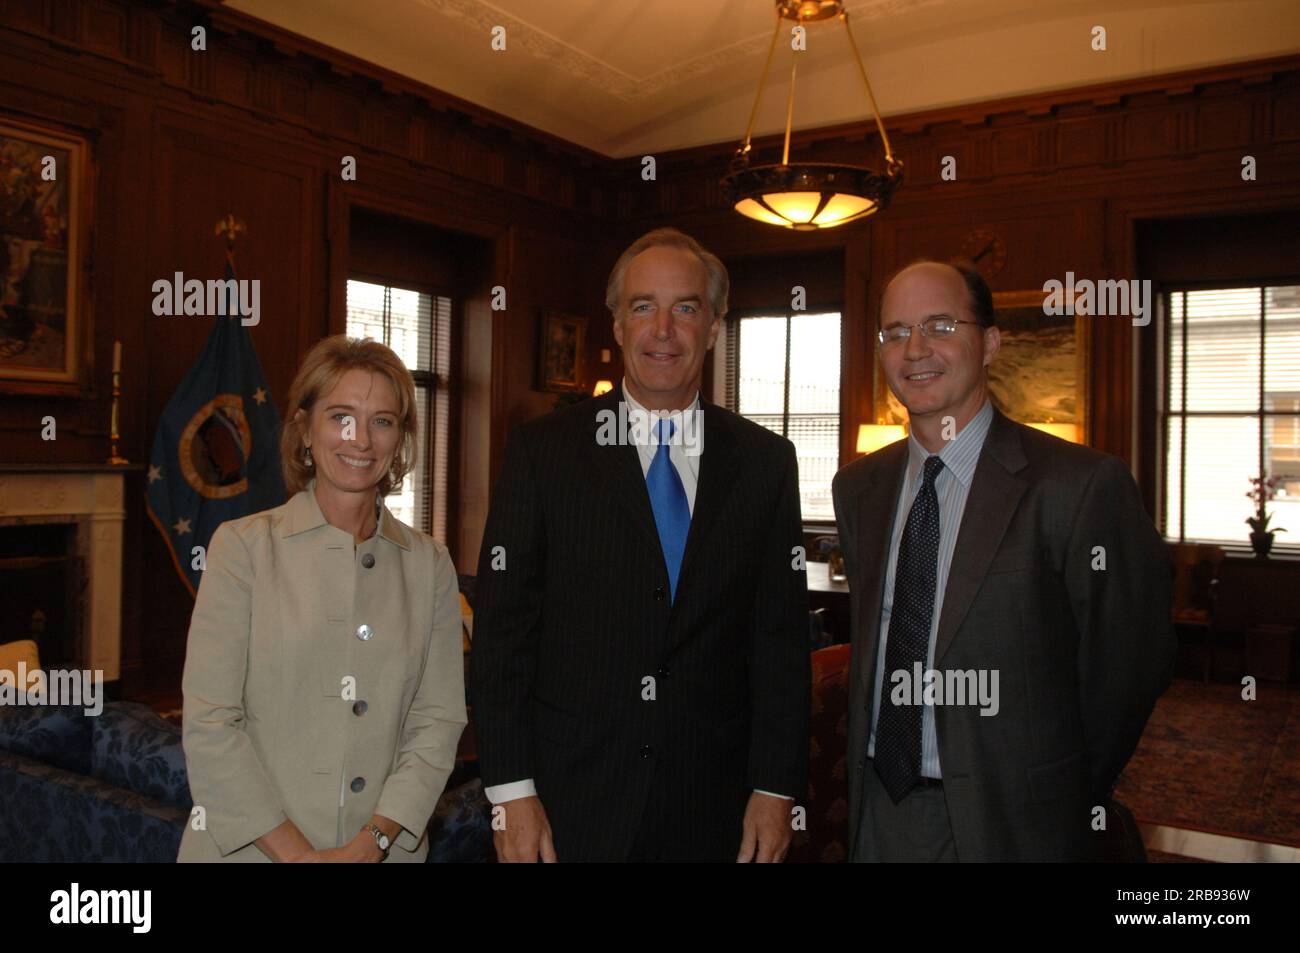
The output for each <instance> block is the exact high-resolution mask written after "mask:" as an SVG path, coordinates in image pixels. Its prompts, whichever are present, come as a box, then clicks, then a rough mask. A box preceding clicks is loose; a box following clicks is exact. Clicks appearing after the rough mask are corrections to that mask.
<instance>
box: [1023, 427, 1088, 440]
mask: <svg viewBox="0 0 1300 953" xmlns="http://www.w3.org/2000/svg"><path fill="white" fill-rule="evenodd" d="M1028 426H1030V427H1033V428H1034V429H1035V430H1041V431H1042V432H1043V433H1050V434H1051V435H1052V436H1053V437H1060V438H1061V439H1062V440H1068V441H1070V443H1079V425H1078V424H1029V425H1028Z"/></svg>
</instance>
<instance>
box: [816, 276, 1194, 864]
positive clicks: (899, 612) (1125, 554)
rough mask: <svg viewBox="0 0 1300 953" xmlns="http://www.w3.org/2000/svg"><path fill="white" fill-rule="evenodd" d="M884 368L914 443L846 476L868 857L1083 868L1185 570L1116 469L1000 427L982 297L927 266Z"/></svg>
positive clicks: (844, 519)
mask: <svg viewBox="0 0 1300 953" xmlns="http://www.w3.org/2000/svg"><path fill="white" fill-rule="evenodd" d="M878 336H879V340H880V357H881V364H882V366H883V367H884V371H885V376H886V378H887V380H888V383H889V387H890V389H891V390H892V391H893V393H894V395H895V396H896V397H897V398H898V399H899V400H900V401H901V402H902V403H903V405H904V406H905V407H907V410H908V416H909V418H910V430H911V433H910V436H909V437H908V438H907V439H906V440H900V441H898V442H897V443H894V444H892V445H890V446H888V447H885V448H884V449H882V450H879V451H877V452H876V453H873V454H870V455H869V456H866V457H864V458H862V459H860V460H857V461H855V462H854V463H851V464H849V465H848V466H847V467H845V468H844V469H842V470H841V471H840V472H839V473H838V474H837V475H836V477H835V482H834V500H835V513H836V519H837V521H838V524H839V530H840V541H841V544H842V548H843V551H844V557H845V562H846V565H847V571H848V575H849V585H850V589H851V595H852V620H853V662H852V667H851V671H850V704H849V759H848V764H849V766H850V773H849V807H850V813H849V825H850V831H849V834H850V844H851V848H850V850H851V857H852V859H854V860H857V861H954V860H961V861H971V860H980V861H989V860H994V861H1002V860H1035V861H1042V860H1072V861H1074V860H1089V859H1096V858H1098V857H1099V856H1100V848H1101V842H1102V839H1103V833H1102V831H1103V830H1104V825H1105V824H1106V823H1107V821H1108V820H1110V819H1109V818H1107V816H1106V805H1107V800H1108V797H1109V794H1110V791H1111V790H1112V788H1113V787H1114V784H1115V782H1116V780H1117V778H1118V776H1119V773H1120V770H1121V769H1122V768H1123V767H1124V764H1125V763H1126V762H1127V761H1128V759H1129V757H1130V756H1131V755H1132V753H1133V750H1134V748H1135V747H1136V746H1137V742H1138V739H1139V738H1140V737H1141V734H1142V729H1143V727H1144V726H1145V724H1146V721H1147V718H1148V717H1149V716H1150V714H1151V710H1152V708H1153V707H1154V705H1155V700H1156V698H1157V697H1159V695H1160V693H1161V692H1162V691H1164V689H1165V687H1166V686H1167V685H1168V683H1169V673H1170V669H1171V665H1172V661H1173V652H1174V639H1173V633H1172V627H1171V625H1170V617H1169V607H1170V571H1169V559H1168V556H1167V554H1166V551H1165V547H1164V544H1163V543H1162V541H1161V539H1160V536H1159V534H1158V533H1157V532H1156V530H1155V528H1154V527H1153V525H1152V523H1151V520H1150V518H1149V517H1148V516H1147V514H1146V512H1145V511H1144V509H1143V506H1142V501H1141V498H1140V497H1139V495H1138V490H1137V487H1136V485H1135V484H1134V482H1133V478H1132V476H1131V474H1130V473H1129V470H1128V468H1127V466H1126V465H1125V464H1124V463H1123V462H1122V461H1121V460H1119V459H1118V458H1116V457H1112V456H1109V455H1107V454H1103V453H1099V452H1097V451H1095V450H1091V449H1089V448H1087V447H1084V446H1077V445H1075V444H1072V443H1068V442H1066V441H1064V440H1059V439H1057V438H1055V437H1052V436H1049V435H1047V434H1045V433H1042V432H1040V431H1038V430H1035V429H1032V428H1029V427H1026V426H1023V425H1021V424H1018V423H1014V422H1013V421H1011V420H1009V419H1007V418H1006V417H1005V416H1003V415H1002V414H1001V413H999V412H998V411H997V410H996V409H994V407H993V406H992V404H991V403H990V402H989V398H988V370H987V368H988V365H989V364H990V363H991V362H992V361H993V359H994V358H995V357H996V355H997V353H998V348H999V346H1000V343H1001V339H1000V336H999V331H998V329H997V328H996V327H995V326H994V322H993V301H992V295H991V294H990V292H989V289H988V285H987V284H985V282H984V280H983V278H982V277H981V276H980V275H979V273H978V272H977V271H975V270H974V269H973V268H971V267H969V266H966V265H957V266H954V265H945V264H940V263H938V262H917V263H915V264H913V265H910V266H908V267H907V268H905V269H903V270H902V271H901V272H899V274H898V275H897V276H896V277H895V278H894V279H893V280H892V281H891V282H890V283H889V284H888V286H887V287H886V289H885V294H884V298H883V299H882V302H881V315H880V331H879V335H878Z"/></svg>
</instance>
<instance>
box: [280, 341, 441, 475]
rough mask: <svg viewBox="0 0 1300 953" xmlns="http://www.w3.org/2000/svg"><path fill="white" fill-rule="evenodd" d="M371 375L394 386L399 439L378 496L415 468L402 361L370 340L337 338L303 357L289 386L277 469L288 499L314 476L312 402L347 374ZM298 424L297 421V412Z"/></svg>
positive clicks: (410, 396)
mask: <svg viewBox="0 0 1300 953" xmlns="http://www.w3.org/2000/svg"><path fill="white" fill-rule="evenodd" d="M352 370H358V371H369V372H371V373H374V374H383V375H384V377H386V378H388V382H389V383H390V384H392V385H393V393H395V394H396V395H397V402H398V410H397V415H398V421H397V426H398V428H399V430H400V435H399V436H398V438H397V449H396V450H395V451H394V452H393V465H392V467H391V468H390V469H389V471H388V472H387V473H385V474H384V478H383V479H382V480H380V481H379V493H380V495H381V496H387V495H388V494H389V493H392V492H394V491H396V490H400V489H401V488H402V479H403V478H404V477H405V476H406V475H407V474H408V473H410V472H411V469H412V468H413V467H414V466H415V453H416V446H417V436H416V434H417V429H418V427H419V423H418V418H417V416H416V407H415V381H414V380H413V379H412V378H411V372H410V371H408V370H407V369H406V365H405V364H403V363H402V359H401V358H400V357H398V356H397V355H396V354H394V353H393V351H392V349H391V348H389V347H387V346H386V345H383V344H380V343H379V342H378V341H374V340H371V339H370V338H350V337H348V336H347V335H346V334H336V335H334V336H333V337H328V338H325V339H324V340H322V341H319V342H317V344H316V345H315V346H314V347H313V348H312V349H311V350H310V351H308V352H307V356H306V357H304V358H303V360H302V365H301V366H300V367H299V368H298V373H297V374H296V375H295V376H294V379H293V385H292V386H291V387H290V388H289V406H288V408H287V412H286V413H285V416H284V428H283V429H282V430H281V432H280V466H281V468H282V469H283V470H284V485H285V489H287V490H288V491H289V492H290V493H291V494H292V493H297V492H298V491H300V490H305V489H306V488H307V484H308V483H310V482H311V479H312V476H313V475H314V473H315V468H314V467H309V466H307V464H306V462H305V460H304V456H305V454H304V445H303V442H302V438H303V433H304V432H305V431H306V429H307V426H308V421H309V420H310V419H311V410H312V407H313V406H315V404H316V401H317V400H319V399H320V398H321V397H323V396H324V395H326V394H328V393H329V392H330V391H332V390H333V389H334V387H335V385H337V384H338V382H339V379H340V378H341V377H342V376H343V375H344V374H346V373H347V372H348V371H352ZM299 410H301V411H302V412H303V418H302V419H301V420H298V419H296V418H297V414H298V411H299Z"/></svg>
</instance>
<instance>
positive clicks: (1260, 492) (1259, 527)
mask: <svg viewBox="0 0 1300 953" xmlns="http://www.w3.org/2000/svg"><path fill="white" fill-rule="evenodd" d="M1250 483H1251V488H1250V491H1249V492H1248V493H1247V494H1246V495H1247V496H1248V497H1250V498H1251V500H1253V501H1254V503H1255V515H1254V516H1248V517H1246V522H1247V523H1249V524H1250V546H1251V549H1253V550H1255V558H1256V559H1268V554H1269V550H1271V549H1272V548H1273V536H1274V535H1275V534H1277V533H1285V532H1286V530H1285V529H1283V528H1282V527H1280V526H1279V527H1277V528H1275V529H1269V528H1268V521H1269V520H1270V519H1272V515H1271V514H1270V513H1269V512H1268V510H1266V509H1265V508H1264V504H1266V503H1268V502H1269V501H1270V500H1272V499H1273V497H1275V496H1277V485H1278V483H1279V480H1278V478H1277V477H1267V478H1265V477H1251V478H1250Z"/></svg>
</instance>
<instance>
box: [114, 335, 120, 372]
mask: <svg viewBox="0 0 1300 953" xmlns="http://www.w3.org/2000/svg"><path fill="white" fill-rule="evenodd" d="M121 372H122V342H121V341H114V342H113V373H114V374H120V373H121Z"/></svg>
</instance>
